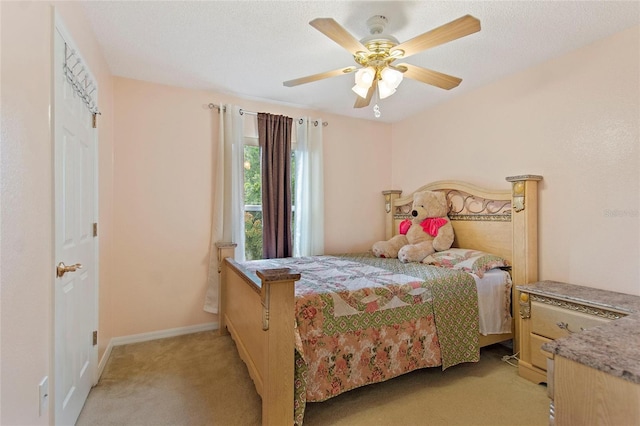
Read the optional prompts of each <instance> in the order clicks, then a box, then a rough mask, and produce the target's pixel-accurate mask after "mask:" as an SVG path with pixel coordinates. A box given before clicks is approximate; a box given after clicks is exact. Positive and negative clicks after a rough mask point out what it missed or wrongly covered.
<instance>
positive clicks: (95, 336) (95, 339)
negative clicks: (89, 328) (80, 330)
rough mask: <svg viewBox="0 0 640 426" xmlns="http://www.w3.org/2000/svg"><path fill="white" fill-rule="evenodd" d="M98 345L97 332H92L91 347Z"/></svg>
mask: <svg viewBox="0 0 640 426" xmlns="http://www.w3.org/2000/svg"><path fill="white" fill-rule="evenodd" d="M97 344H98V330H95V331H94V332H93V346H95V345H97Z"/></svg>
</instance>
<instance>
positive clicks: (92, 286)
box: [52, 25, 97, 425]
mask: <svg viewBox="0 0 640 426" xmlns="http://www.w3.org/2000/svg"><path fill="white" fill-rule="evenodd" d="M60 31H63V30H62V29H59V28H58V25H56V31H55V37H54V38H55V42H54V46H55V48H54V72H53V74H54V110H53V115H54V135H55V136H54V138H55V141H54V146H55V148H54V151H55V154H54V158H55V164H54V168H55V191H54V194H55V195H54V196H55V265H52V266H53V268H52V270H56V271H57V269H58V268H57V267H58V266H61V265H60V262H62V263H64V264H65V265H67V266H71V268H68V269H70V270H69V271H68V272H66V273H64V275H62V276H59V273H56V278H55V291H54V293H55V296H54V297H55V306H54V312H55V313H54V322H55V332H54V340H55V342H54V345H55V352H54V364H55V374H54V393H53V397H54V402H53V404H54V410H55V424H56V425H73V424H75V422H76V420H77V418H78V415H79V414H80V410H82V406H83V405H84V402H85V400H86V398H87V395H88V394H89V391H90V390H91V386H92V385H93V384H94V382H95V380H96V377H95V376H96V371H97V370H96V363H97V346H94V344H93V331H94V330H96V318H97V315H96V312H97V307H96V286H97V271H96V269H97V268H96V266H97V262H96V241H97V239H95V238H94V237H93V223H94V218H95V211H96V208H95V207H96V198H95V188H96V180H95V179H96V173H95V169H96V167H95V155H96V149H95V146H96V133H95V129H94V128H93V124H92V118H93V117H92V113H91V112H90V111H89V109H88V108H87V106H86V105H85V103H84V102H83V101H82V99H81V98H80V96H78V94H77V93H76V92H75V91H74V88H73V86H72V85H71V84H70V82H69V81H68V80H67V78H66V77H65V73H64V71H63V65H64V60H65V55H66V52H65V40H66V41H67V43H68V42H69V39H68V37H67V36H65V37H64V38H63V35H62V34H64V31H63V32H62V33H61V32H60ZM76 264H80V265H81V267H76V266H73V265H76ZM73 269H76V270H75V271H73Z"/></svg>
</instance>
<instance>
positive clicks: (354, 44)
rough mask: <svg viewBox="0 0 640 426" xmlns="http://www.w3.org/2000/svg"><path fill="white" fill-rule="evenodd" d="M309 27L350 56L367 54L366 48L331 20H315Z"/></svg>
mask: <svg viewBox="0 0 640 426" xmlns="http://www.w3.org/2000/svg"><path fill="white" fill-rule="evenodd" d="M309 25H311V26H312V27H313V28H315V29H316V30H318V31H320V32H321V33H322V34H324V35H326V36H327V37H329V38H330V39H331V40H333V41H335V42H336V43H338V44H339V45H340V46H342V47H343V48H345V49H347V50H348V51H349V52H351V54H352V55H355V54H356V53H357V52H368V50H367V48H366V47H364V45H363V44H362V43H360V41H358V39H356V38H355V37H354V36H352V35H351V34H350V33H349V32H348V31H347V30H345V29H344V27H342V25H340V24H338V23H337V22H336V21H335V20H334V19H333V18H316V19H314V20H313V21H311V22H309Z"/></svg>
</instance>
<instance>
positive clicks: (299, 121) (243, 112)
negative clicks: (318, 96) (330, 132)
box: [209, 103, 329, 127]
mask: <svg viewBox="0 0 640 426" xmlns="http://www.w3.org/2000/svg"><path fill="white" fill-rule="evenodd" d="M214 108H215V109H217V110H218V111H220V108H224V106H222V107H221V106H220V105H216V104H214V103H211V104H209V109H214ZM244 114H247V115H258V113H257V112H253V111H247V110H246V109H240V115H244ZM303 120H304V119H303V118H299V119H298V123H300V124H302V122H303ZM313 124H314V125H315V126H317V125H318V120H315V121H313ZM328 125H329V123H327V122H326V121H323V122H322V127H327V126H328Z"/></svg>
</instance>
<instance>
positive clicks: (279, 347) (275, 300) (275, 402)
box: [256, 268, 300, 426]
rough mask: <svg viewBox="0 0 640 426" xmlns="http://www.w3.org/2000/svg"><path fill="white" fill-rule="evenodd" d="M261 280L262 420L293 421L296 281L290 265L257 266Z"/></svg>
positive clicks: (276, 422)
mask: <svg viewBox="0 0 640 426" xmlns="http://www.w3.org/2000/svg"><path fill="white" fill-rule="evenodd" d="M256 275H258V277H259V278H260V279H261V280H262V286H261V289H260V290H261V292H260V298H261V300H262V329H263V330H264V331H265V334H266V337H265V343H266V349H265V350H264V353H265V354H266V359H265V360H264V373H263V387H262V424H263V425H274V426H275V425H291V424H293V420H294V406H293V400H294V386H293V383H294V377H295V374H294V367H295V359H294V351H295V336H294V327H293V326H294V324H295V314H294V312H295V297H294V294H295V290H294V285H295V281H297V280H299V279H300V274H298V273H290V270H289V269H288V268H284V269H265V270H258V271H257V272H256Z"/></svg>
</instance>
